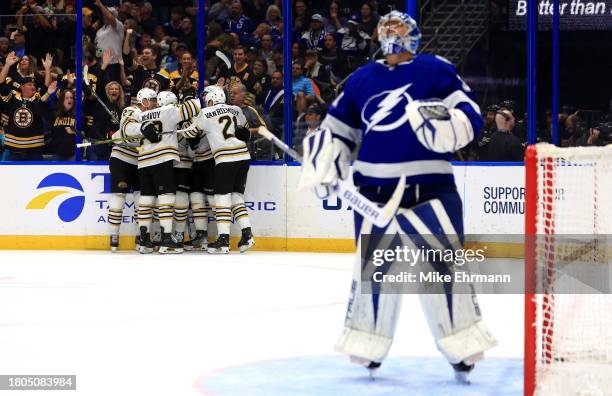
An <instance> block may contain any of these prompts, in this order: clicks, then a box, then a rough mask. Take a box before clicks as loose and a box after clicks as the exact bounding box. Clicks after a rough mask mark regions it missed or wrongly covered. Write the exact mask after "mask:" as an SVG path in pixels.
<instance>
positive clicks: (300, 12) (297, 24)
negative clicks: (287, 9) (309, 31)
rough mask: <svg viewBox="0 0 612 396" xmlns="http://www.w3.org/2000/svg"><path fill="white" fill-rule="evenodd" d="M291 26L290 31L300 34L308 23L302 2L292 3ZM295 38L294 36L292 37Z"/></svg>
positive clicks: (301, 0)
mask: <svg viewBox="0 0 612 396" xmlns="http://www.w3.org/2000/svg"><path fill="white" fill-rule="evenodd" d="M292 16H293V24H292V29H293V31H294V32H302V31H304V30H306V26H307V23H308V22H309V18H308V11H307V10H306V2H305V1H303V0H297V1H296V2H295V3H293V13H292ZM293 37H294V38H295V37H296V36H295V35H294V36H293Z"/></svg>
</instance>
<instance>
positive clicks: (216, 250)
mask: <svg viewBox="0 0 612 396" xmlns="http://www.w3.org/2000/svg"><path fill="white" fill-rule="evenodd" d="M229 251H230V246H229V235H228V234H221V235H219V238H217V240H216V241H214V242H213V243H211V244H210V245H208V253H211V254H228V253H229Z"/></svg>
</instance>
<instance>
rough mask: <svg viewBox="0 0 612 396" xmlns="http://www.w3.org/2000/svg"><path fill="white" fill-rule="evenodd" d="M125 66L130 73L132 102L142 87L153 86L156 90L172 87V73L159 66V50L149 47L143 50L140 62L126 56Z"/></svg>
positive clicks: (134, 101)
mask: <svg viewBox="0 0 612 396" xmlns="http://www.w3.org/2000/svg"><path fill="white" fill-rule="evenodd" d="M125 60H126V61H127V62H126V64H125V66H126V68H127V71H128V73H129V76H128V80H129V81H130V90H131V103H132V104H134V103H136V93H137V92H138V91H139V90H141V89H142V88H151V89H152V90H154V91H155V92H159V91H166V90H168V89H171V88H172V81H171V80H170V74H169V73H168V72H167V71H166V70H164V69H160V68H159V66H157V50H156V49H155V47H149V48H145V49H144V50H142V54H141V55H140V57H139V62H138V63H136V62H134V61H133V60H132V58H131V57H126V58H125Z"/></svg>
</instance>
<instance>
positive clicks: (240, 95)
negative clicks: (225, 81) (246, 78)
mask: <svg viewBox="0 0 612 396" xmlns="http://www.w3.org/2000/svg"><path fill="white" fill-rule="evenodd" d="M247 93H248V92H247V88H246V86H245V85H244V84H242V83H235V84H233V85H232V88H231V95H230V98H231V101H232V104H233V105H234V106H238V107H240V108H241V109H242V112H243V113H244V116H245V118H246V120H247V122H248V123H249V126H248V128H249V131H250V132H251V135H254V134H256V133H257V128H259V127H260V126H261V125H266V123H265V121H264V119H263V118H262V117H261V115H260V114H259V112H258V111H257V110H256V109H255V108H254V107H253V106H249V105H248V104H246V103H245V99H246V96H247Z"/></svg>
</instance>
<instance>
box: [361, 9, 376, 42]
mask: <svg viewBox="0 0 612 396" xmlns="http://www.w3.org/2000/svg"><path fill="white" fill-rule="evenodd" d="M379 19H380V17H379V16H378V15H376V14H374V10H373V9H372V6H371V5H370V3H369V2H364V3H362V4H361V9H360V13H359V16H358V17H357V22H359V30H361V31H363V32H365V33H366V34H367V35H368V36H370V37H371V38H372V39H373V40H376V35H377V32H376V26H378V20H379Z"/></svg>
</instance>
